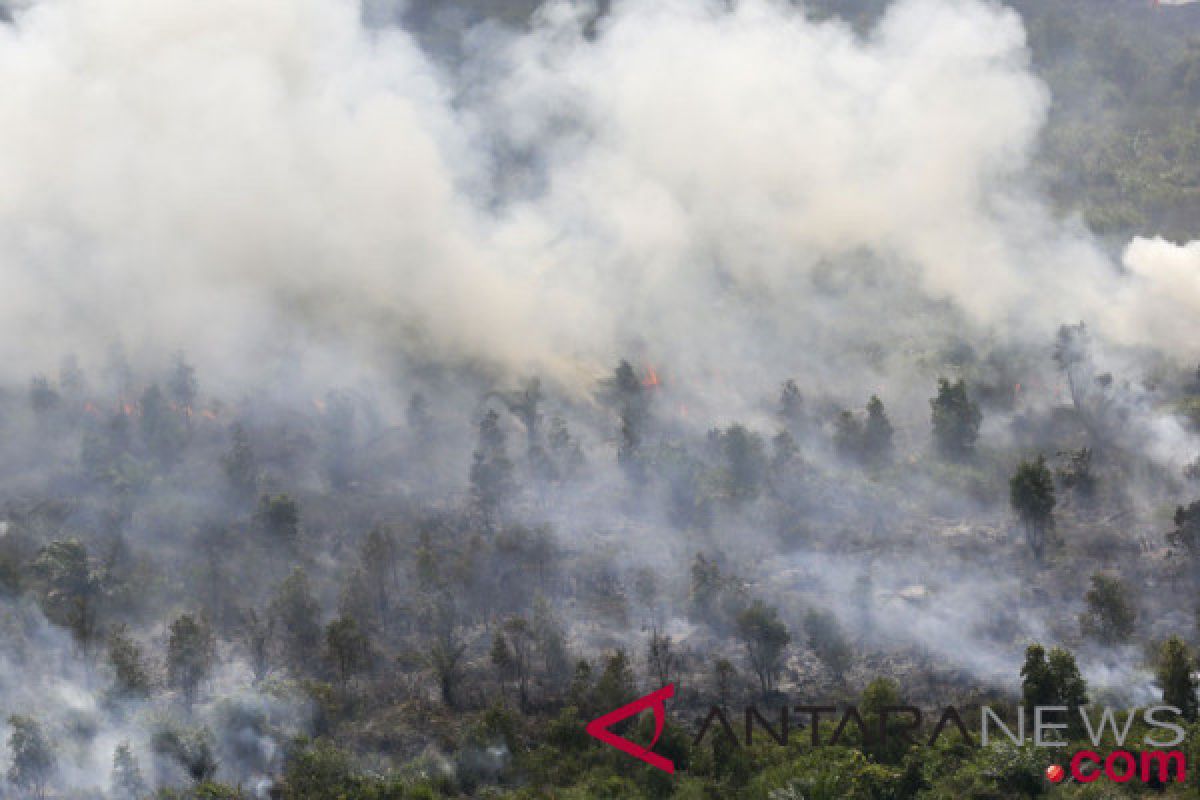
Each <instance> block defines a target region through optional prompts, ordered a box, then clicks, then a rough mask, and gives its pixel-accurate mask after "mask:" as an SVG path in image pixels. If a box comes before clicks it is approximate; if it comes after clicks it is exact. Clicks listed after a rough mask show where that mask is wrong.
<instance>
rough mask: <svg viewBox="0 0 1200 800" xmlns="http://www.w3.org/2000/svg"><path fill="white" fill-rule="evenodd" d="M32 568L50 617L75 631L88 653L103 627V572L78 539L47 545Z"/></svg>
mask: <svg viewBox="0 0 1200 800" xmlns="http://www.w3.org/2000/svg"><path fill="white" fill-rule="evenodd" d="M32 570H33V573H34V576H35V577H36V579H37V581H38V584H39V588H40V600H41V604H42V610H43V612H44V613H45V614H46V618H47V619H49V620H50V621H51V622H53V623H55V624H57V625H62V626H63V627H64V628H67V629H68V630H69V631H71V634H72V636H74V638H75V641H76V642H78V643H79V646H80V649H81V650H82V651H83V654H84V656H85V657H86V656H87V655H88V653H89V652H90V648H91V644H92V642H93V640H94V639H95V637H96V632H97V630H98V629H99V622H98V619H99V611H100V604H101V600H102V598H103V596H104V580H103V575H102V572H101V571H100V569H99V568H98V567H96V566H94V565H93V564H92V561H91V559H90V558H89V557H88V551H87V548H86V547H84V545H83V544H82V543H80V542H79V541H78V540H76V539H68V540H66V541H61V540H60V541H54V542H51V543H50V544H48V545H46V546H45V547H43V548H42V550H41V551H40V552H39V553H38V555H37V558H36V559H35V560H34V562H33V567H32Z"/></svg>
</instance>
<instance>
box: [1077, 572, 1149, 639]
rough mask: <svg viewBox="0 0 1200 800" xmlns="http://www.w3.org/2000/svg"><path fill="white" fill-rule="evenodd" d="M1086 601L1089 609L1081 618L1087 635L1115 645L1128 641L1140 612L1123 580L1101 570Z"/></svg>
mask: <svg viewBox="0 0 1200 800" xmlns="http://www.w3.org/2000/svg"><path fill="white" fill-rule="evenodd" d="M1084 600H1085V601H1086V602H1087V610H1086V611H1084V613H1083V614H1081V615H1080V618H1079V624H1080V629H1081V630H1082V631H1083V635H1084V636H1088V637H1090V638H1092V639H1095V640H1096V641H1098V642H1100V643H1101V644H1104V645H1110V646H1111V645H1117V644H1122V643H1123V642H1127V641H1128V640H1129V637H1130V636H1132V635H1133V630H1134V624H1135V623H1136V621H1137V611H1136V610H1135V609H1134V607H1133V604H1132V603H1131V602H1130V599H1129V594H1128V592H1127V591H1126V590H1125V586H1124V584H1122V583H1121V581H1120V579H1118V578H1117V577H1115V576H1112V575H1105V574H1104V573H1103V572H1097V573H1096V574H1094V575H1092V586H1091V588H1090V589H1088V591H1087V594H1086V595H1085V596H1084Z"/></svg>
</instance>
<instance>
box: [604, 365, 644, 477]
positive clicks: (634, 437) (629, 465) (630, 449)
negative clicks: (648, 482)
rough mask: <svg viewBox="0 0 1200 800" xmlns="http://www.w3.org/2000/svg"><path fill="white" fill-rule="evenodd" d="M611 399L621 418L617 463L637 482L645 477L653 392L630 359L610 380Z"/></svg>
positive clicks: (618, 368) (618, 366)
mask: <svg viewBox="0 0 1200 800" xmlns="http://www.w3.org/2000/svg"><path fill="white" fill-rule="evenodd" d="M609 401H610V403H611V404H612V405H613V406H614V407H615V408H616V412H617V418H618V420H619V422H620V427H619V430H618V433H619V438H618V445H617V463H618V464H620V465H621V467H622V469H624V470H625V474H626V475H627V476H628V477H629V479H630V481H632V482H634V484H635V485H640V484H641V482H642V480H643V479H644V477H645V466H646V465H645V456H644V453H643V452H642V447H643V445H644V443H645V439H646V428H647V426H648V424H649V419H650V392H649V391H647V389H646V387H645V386H643V385H642V381H641V380H639V379H638V376H637V373H636V372H635V371H634V369H633V366H632V365H631V364H630V363H629V362H628V361H621V363H620V364H618V365H617V369H616V371H614V372H613V377H612V380H611V381H610V383H609Z"/></svg>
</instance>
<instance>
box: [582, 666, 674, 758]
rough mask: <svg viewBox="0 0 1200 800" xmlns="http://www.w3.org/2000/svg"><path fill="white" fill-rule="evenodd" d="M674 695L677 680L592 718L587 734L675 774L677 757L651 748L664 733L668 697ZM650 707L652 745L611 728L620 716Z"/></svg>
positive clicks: (633, 713) (625, 717)
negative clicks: (622, 734) (639, 742)
mask: <svg viewBox="0 0 1200 800" xmlns="http://www.w3.org/2000/svg"><path fill="white" fill-rule="evenodd" d="M674 696H675V684H673V683H672V684H670V685H669V686H664V687H663V688H661V689H659V690H658V691H656V692H651V693H650V694H648V695H646V696H645V697H639V698H638V699H637V700H634V701H633V702H632V703H630V704H629V705H626V706H621V707H620V708H618V709H617V710H616V711H610V712H608V713H607V714H605V715H604V716H602V717H598V718H597V719H594V720H592V721H591V722H589V723H588V725H587V728H586V730H587V732H588V735H589V736H594V737H595V738H597V739H599V740H600V741H602V742H604V743H605V744H607V745H611V746H613V747H615V748H617V749H618V750H620V751H621V752H622V753H628V754H629V755H631V756H633V757H634V758H636V759H638V760H639V761H645V762H646V763H647V764H649V765H650V766H652V767H657V768H658V769H661V770H662V771H663V772H669V773H670V774H672V775H674V774H675V762H674V761H671V760H670V759H669V758H663V757H662V756H660V755H658V754H657V753H652V752H650V748H652V747H654V745H655V744H657V743H658V737H659V736H661V735H662V732H663V726H664V725H665V724H666V722H667V706H666V699H667V698H668V697H674ZM647 708H652V709H654V738H653V739H652V740H651V741H650V747H642V746H641V745H640V744H634V743H633V742H631V741H629V740H628V739H623V738H621V737H620V736H617V735H616V734H615V733H613V732H612V731H610V730H609V728H611V727H612V726H613V725H616V724H617V723H618V722H620V721H621V720H625V719H629V718H630V717H632V716H633V715H635V714H638V713H640V712H642V711H645V710H646V709H647Z"/></svg>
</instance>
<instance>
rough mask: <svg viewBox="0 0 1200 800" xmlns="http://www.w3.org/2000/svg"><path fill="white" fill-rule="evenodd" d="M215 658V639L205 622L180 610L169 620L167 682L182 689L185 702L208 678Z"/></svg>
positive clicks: (189, 700)
mask: <svg viewBox="0 0 1200 800" xmlns="http://www.w3.org/2000/svg"><path fill="white" fill-rule="evenodd" d="M215 658H216V641H215V639H214V637H213V633H212V630H211V629H210V628H209V626H208V623H207V622H206V621H204V620H202V619H197V618H196V617H194V616H192V615H191V614H183V615H181V616H180V617H179V618H178V619H176V620H175V621H174V622H172V623H171V636H170V639H169V640H168V642H167V684H168V685H170V686H171V687H172V688H174V689H178V690H180V691H181V692H183V696H184V699H185V700H186V701H187V703H188V705H191V704H192V703H193V702H195V700H196V692H197V691H198V690H199V688H200V684H201V683H203V682H204V681H205V680H207V679H208V676H209V673H211V672H212V667H213V661H214V659H215Z"/></svg>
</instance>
